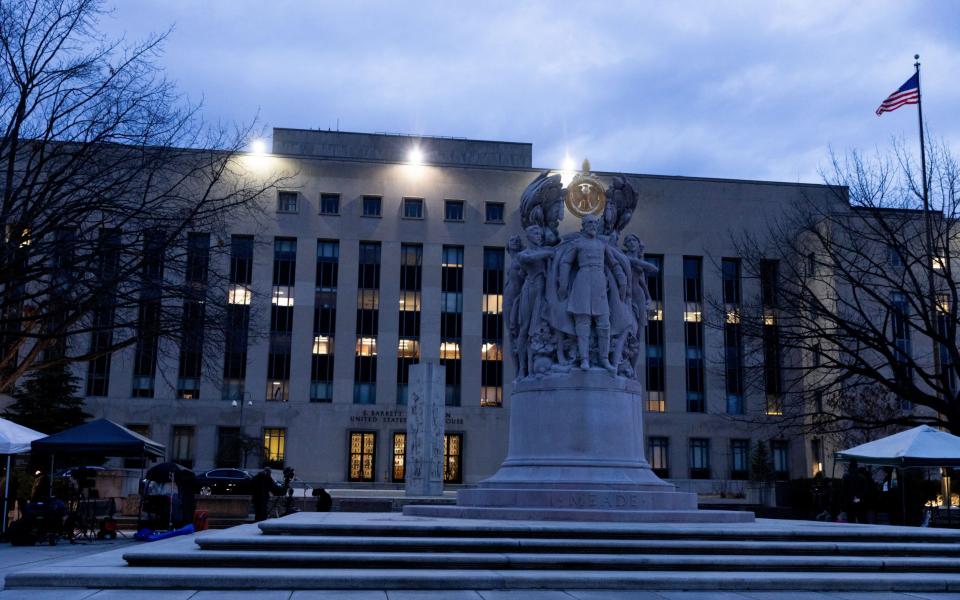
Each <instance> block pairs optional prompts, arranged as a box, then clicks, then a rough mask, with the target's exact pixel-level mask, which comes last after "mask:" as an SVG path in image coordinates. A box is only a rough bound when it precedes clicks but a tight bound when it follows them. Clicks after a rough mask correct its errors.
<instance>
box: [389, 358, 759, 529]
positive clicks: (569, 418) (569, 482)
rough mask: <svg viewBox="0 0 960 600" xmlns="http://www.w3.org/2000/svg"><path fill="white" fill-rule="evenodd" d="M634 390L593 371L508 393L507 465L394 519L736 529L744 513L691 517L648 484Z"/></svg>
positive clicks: (689, 496) (518, 386)
mask: <svg viewBox="0 0 960 600" xmlns="http://www.w3.org/2000/svg"><path fill="white" fill-rule="evenodd" d="M642 393H643V387H642V386H641V385H640V384H639V383H638V382H636V381H633V380H630V379H626V378H622V377H617V378H614V377H610V375H609V374H608V373H607V372H606V371H605V370H603V369H591V370H589V371H583V370H580V369H571V370H570V371H569V372H567V373H556V374H551V375H547V376H542V377H538V378H527V379H524V380H521V381H518V382H517V383H515V384H514V389H513V393H512V394H511V396H510V438H509V449H508V451H507V458H506V459H505V460H504V461H503V464H502V465H501V466H500V469H499V470H498V471H497V472H496V473H495V474H494V475H493V476H492V477H490V478H489V479H486V480H484V481H482V482H480V483H479V484H477V485H476V486H475V487H472V488H468V489H464V490H461V491H459V492H458V493H457V505H456V506H416V505H411V506H407V507H405V508H404V514H407V515H419V516H443V517H461V518H475V519H526V520H564V521H570V520H573V521H577V520H580V521H636V522H656V521H664V522H691V523H707V522H713V523H743V522H750V521H753V513H750V512H743V511H719V510H716V511H714V510H712V511H699V510H697V496H696V494H693V493H689V492H679V491H677V489H676V487H675V486H674V485H673V484H671V483H668V482H666V481H663V480H662V479H660V478H659V477H657V476H656V475H655V474H654V473H653V471H652V470H651V469H650V465H649V463H647V460H646V458H645V457H644V437H643V403H642Z"/></svg>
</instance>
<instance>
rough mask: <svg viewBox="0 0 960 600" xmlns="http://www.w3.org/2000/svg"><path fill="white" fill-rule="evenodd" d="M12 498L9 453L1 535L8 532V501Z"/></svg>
mask: <svg viewBox="0 0 960 600" xmlns="http://www.w3.org/2000/svg"><path fill="white" fill-rule="evenodd" d="M9 498H10V455H9V454H8V455H7V471H6V473H5V474H4V477H3V521H0V536H3V535H6V533H7V515H8V514H9V512H10V509H9V508H8V506H9V505H8V504H7V501H8V499H9Z"/></svg>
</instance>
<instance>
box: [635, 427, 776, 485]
mask: <svg viewBox="0 0 960 600" xmlns="http://www.w3.org/2000/svg"><path fill="white" fill-rule="evenodd" d="M710 441H711V440H710V439H709V438H689V439H688V440H687V471H686V472H682V471H680V472H671V465H670V438H667V437H658V436H651V437H649V438H647V460H648V461H649V462H650V467H651V468H652V469H653V472H654V473H656V474H657V476H658V477H661V478H664V479H667V478H669V477H671V476H672V477H683V476H686V477H689V478H690V479H737V480H743V479H749V478H750V464H751V460H752V458H751V456H752V454H751V453H752V452H753V447H752V446H751V444H750V440H747V439H732V440H729V445H728V446H727V453H728V454H727V466H728V468H729V471H728V472H727V473H716V472H715V471H714V467H712V465H711V460H710V457H711V448H710ZM789 450H790V446H789V444H788V442H786V441H785V440H771V441H770V462H771V465H770V466H771V467H772V470H773V476H774V478H775V479H778V480H786V479H789V478H790V455H789Z"/></svg>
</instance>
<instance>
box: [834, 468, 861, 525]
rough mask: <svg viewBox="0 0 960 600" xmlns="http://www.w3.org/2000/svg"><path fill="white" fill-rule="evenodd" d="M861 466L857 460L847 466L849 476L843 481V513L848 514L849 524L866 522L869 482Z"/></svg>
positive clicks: (844, 477) (845, 476)
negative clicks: (861, 470)
mask: <svg viewBox="0 0 960 600" xmlns="http://www.w3.org/2000/svg"><path fill="white" fill-rule="evenodd" d="M859 466H860V465H859V464H858V463H857V461H856V460H851V461H850V464H849V465H848V466H847V474H846V475H844V476H843V481H841V488H840V489H841V494H840V496H841V497H842V498H843V511H844V512H845V513H847V522H848V523H864V522H865V516H866V513H865V508H866V503H867V481H866V478H865V477H864V476H863V474H862V473H861V472H860V469H859Z"/></svg>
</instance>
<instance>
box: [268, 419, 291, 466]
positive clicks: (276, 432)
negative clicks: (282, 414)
mask: <svg viewBox="0 0 960 600" xmlns="http://www.w3.org/2000/svg"><path fill="white" fill-rule="evenodd" d="M286 441H287V430H286V429H283V428H280V427H273V428H267V429H264V430H263V459H264V463H265V465H266V466H271V467H276V468H281V467H283V461H284V458H285V455H286Z"/></svg>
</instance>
